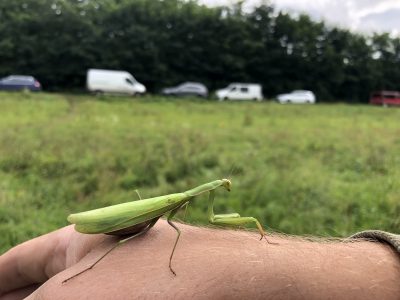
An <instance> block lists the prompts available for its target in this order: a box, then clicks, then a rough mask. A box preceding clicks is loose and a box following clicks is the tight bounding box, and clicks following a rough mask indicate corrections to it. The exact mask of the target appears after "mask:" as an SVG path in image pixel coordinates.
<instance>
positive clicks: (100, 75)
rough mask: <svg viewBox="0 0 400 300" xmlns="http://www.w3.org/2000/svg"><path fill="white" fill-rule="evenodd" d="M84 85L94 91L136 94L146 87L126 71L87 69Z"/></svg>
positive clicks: (141, 92) (143, 91)
mask: <svg viewBox="0 0 400 300" xmlns="http://www.w3.org/2000/svg"><path fill="white" fill-rule="evenodd" d="M86 86H87V89H88V90H89V91H90V92H94V93H113V94H128V95H136V94H143V93H145V92H146V87H145V86H144V85H143V84H141V83H140V82H138V81H137V80H136V79H135V77H133V76H132V74H130V73H128V72H126V71H114V70H100V69H89V70H88V72H87V76H86Z"/></svg>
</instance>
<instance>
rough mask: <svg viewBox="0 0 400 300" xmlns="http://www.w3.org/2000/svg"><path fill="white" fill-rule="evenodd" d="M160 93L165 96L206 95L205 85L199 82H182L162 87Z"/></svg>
mask: <svg viewBox="0 0 400 300" xmlns="http://www.w3.org/2000/svg"><path fill="white" fill-rule="evenodd" d="M161 94H163V95H166V96H196V97H203V98H205V97H207V96H208V89H207V87H206V86H205V85H204V84H202V83H199V82H184V83H182V84H180V85H178V86H175V87H169V88H165V89H162V91H161Z"/></svg>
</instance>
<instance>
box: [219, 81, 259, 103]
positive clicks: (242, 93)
mask: <svg viewBox="0 0 400 300" xmlns="http://www.w3.org/2000/svg"><path fill="white" fill-rule="evenodd" d="M215 93H216V95H217V98H218V100H220V101H223V100H259V101H261V100H262V99H263V95H262V91H261V85H259V84H255V83H231V84H230V85H228V86H227V87H226V88H224V89H220V90H217V91H216V92H215Z"/></svg>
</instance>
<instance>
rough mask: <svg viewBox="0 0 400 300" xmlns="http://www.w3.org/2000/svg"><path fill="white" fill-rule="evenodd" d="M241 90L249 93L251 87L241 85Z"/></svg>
mask: <svg viewBox="0 0 400 300" xmlns="http://www.w3.org/2000/svg"><path fill="white" fill-rule="evenodd" d="M240 91H241V92H242V93H248V92H249V88H248V87H241V88H240Z"/></svg>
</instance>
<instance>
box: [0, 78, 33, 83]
mask: <svg viewBox="0 0 400 300" xmlns="http://www.w3.org/2000/svg"><path fill="white" fill-rule="evenodd" d="M3 82H5V83H7V84H29V82H27V81H26V80H21V79H15V78H8V79H5V80H4V81H3Z"/></svg>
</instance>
